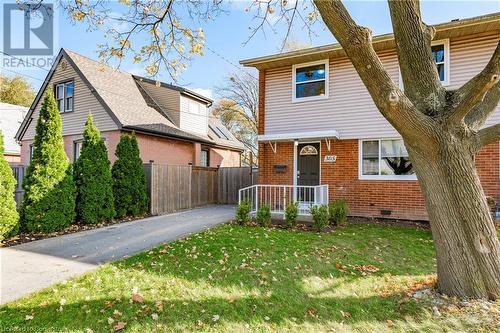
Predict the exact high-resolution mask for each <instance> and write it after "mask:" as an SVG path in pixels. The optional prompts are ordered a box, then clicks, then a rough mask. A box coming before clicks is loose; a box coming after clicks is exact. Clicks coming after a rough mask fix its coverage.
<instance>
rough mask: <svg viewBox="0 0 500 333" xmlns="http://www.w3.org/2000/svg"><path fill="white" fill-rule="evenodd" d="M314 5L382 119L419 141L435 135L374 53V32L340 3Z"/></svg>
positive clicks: (328, 1)
mask: <svg viewBox="0 0 500 333" xmlns="http://www.w3.org/2000/svg"><path fill="white" fill-rule="evenodd" d="M314 3H315V5H316V7H317V8H318V10H319V12H320V14H321V17H322V18H323V21H324V22H325V24H326V25H327V27H328V28H329V29H330V31H331V32H332V34H333V35H334V36H335V38H336V39H337V40H338V41H339V43H340V45H342V48H343V49H344V50H345V52H346V54H347V56H348V58H349V59H350V60H351V62H352V64H353V65H354V68H355V69H356V71H357V72H358V74H359V76H360V78H361V80H362V81H363V83H364V85H365V86H366V88H367V89H368V92H369V93H370V95H371V97H372V99H373V101H374V102H375V105H376V106H377V108H378V109H379V110H380V112H381V113H382V115H383V116H384V117H385V118H386V119H387V120H388V121H389V122H390V123H391V125H392V126H394V128H395V129H396V130H397V131H398V132H399V133H401V134H402V135H405V136H407V137H412V138H415V139H416V140H418V137H419V136H420V135H431V132H432V128H433V126H432V125H431V119H430V118H428V117H427V116H425V115H424V114H422V113H420V112H419V111H418V110H417V109H416V108H415V107H414V106H413V104H412V103H411V101H410V100H409V99H408V98H407V97H406V96H405V94H403V93H402V92H401V90H400V89H399V88H398V87H397V86H396V85H395V84H394V82H393V81H392V79H391V78H390V76H389V74H388V73H387V71H386V70H385V69H384V67H383V65H382V62H381V61H380V59H379V57H378V56H377V54H376V52H375V50H374V49H373V46H372V35H371V31H370V30H369V29H367V28H364V27H361V26H358V25H357V24H356V23H355V22H354V20H353V19H352V18H351V16H350V15H349V13H348V11H347V10H346V8H345V7H344V5H343V4H342V2H341V1H340V0H315V1H314ZM433 66H434V65H433Z"/></svg>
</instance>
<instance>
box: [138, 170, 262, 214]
mask: <svg viewBox="0 0 500 333" xmlns="http://www.w3.org/2000/svg"><path fill="white" fill-rule="evenodd" d="M144 170H145V171H146V176H147V179H148V190H149V195H150V199H151V214H153V215H157V214H166V213H172V212H175V211H179V210H183V209H189V208H194V207H198V206H204V205H208V204H217V203H220V204H235V203H237V202H238V190H239V189H240V188H243V187H246V186H250V185H252V184H253V183H254V182H256V181H257V177H256V173H253V174H252V170H251V168H249V167H238V168H205V167H195V166H190V165H165V164H145V165H144Z"/></svg>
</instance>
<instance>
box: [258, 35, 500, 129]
mask: <svg viewBox="0 0 500 333" xmlns="http://www.w3.org/2000/svg"><path fill="white" fill-rule="evenodd" d="M498 39H499V36H498V34H489V35H483V36H473V37H468V38H462V39H460V40H453V39H452V40H450V70H449V77H450V85H449V86H448V87H447V89H456V88H457V87H459V86H460V85H461V84H463V83H465V82H467V80H469V79H470V78H472V77H473V76H474V75H476V74H477V73H478V72H480V71H481V70H482V69H483V68H484V66H485V65H486V64H487V63H488V61H489V59H490V58H491V55H492V54H493V51H494V50H495V47H496V44H497V43H498ZM379 57H380V59H381V61H382V63H383V65H384V67H385V68H386V69H387V71H388V73H389V75H390V76H391V78H392V80H393V81H394V82H396V83H399V66H398V62H397V56H396V53H395V50H392V51H386V52H383V53H379ZM329 74H330V75H329V96H328V99H324V100H315V101H308V102H304V103H292V82H293V81H292V66H288V67H282V68H276V69H270V70H266V77H265V87H266V90H265V122H264V123H265V129H264V131H265V132H264V133H265V134H266V135H271V134H283V133H295V132H308V131H327V130H337V131H338V132H339V134H340V138H341V139H364V138H374V137H375V138H376V137H397V136H399V134H398V133H397V132H396V130H394V128H393V127H392V126H391V125H390V124H389V123H388V122H387V120H385V118H383V116H382V115H381V114H380V112H379V111H378V109H377V108H376V106H375V104H374V103H373V101H372V99H371V97H370V95H369V93H368V91H367V90H366V88H365V87H364V85H363V82H362V81H361V79H360V78H359V76H358V74H357V72H356V70H355V69H354V67H353V66H352V64H351V63H350V61H349V60H348V59H347V58H333V59H330V62H329ZM499 109H500V107H499V108H498V109H497V112H495V113H494V114H493V115H492V117H491V118H490V119H489V121H488V124H493V123H499V122H500V112H498V110H499Z"/></svg>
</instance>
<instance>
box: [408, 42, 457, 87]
mask: <svg viewBox="0 0 500 333" xmlns="http://www.w3.org/2000/svg"><path fill="white" fill-rule="evenodd" d="M431 50H432V58H433V59H434V62H435V63H436V69H437V72H438V76H439V80H440V81H441V83H442V84H443V85H445V86H447V85H449V84H450V40H449V39H442V40H436V41H433V42H432V43H431ZM399 88H401V89H404V85H403V78H402V76H401V71H399Z"/></svg>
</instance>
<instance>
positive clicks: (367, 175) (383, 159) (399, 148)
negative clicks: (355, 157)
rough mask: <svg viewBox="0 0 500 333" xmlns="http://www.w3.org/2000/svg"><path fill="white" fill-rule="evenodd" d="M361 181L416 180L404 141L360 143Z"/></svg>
mask: <svg viewBox="0 0 500 333" xmlns="http://www.w3.org/2000/svg"><path fill="white" fill-rule="evenodd" d="M359 156H360V158H359V170H360V172H359V176H360V179H407V180H413V179H416V176H415V171H414V170H413V166H412V164H411V161H410V157H409V155H408V152H407V150H406V147H405V145H404V142H403V140H402V139H378V140H364V141H360V154H359Z"/></svg>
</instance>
